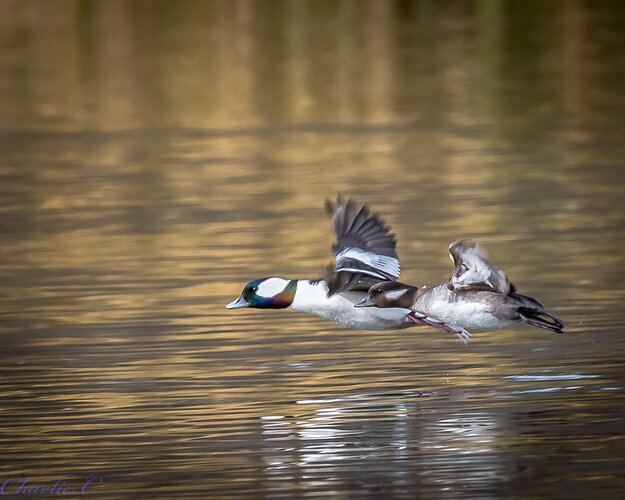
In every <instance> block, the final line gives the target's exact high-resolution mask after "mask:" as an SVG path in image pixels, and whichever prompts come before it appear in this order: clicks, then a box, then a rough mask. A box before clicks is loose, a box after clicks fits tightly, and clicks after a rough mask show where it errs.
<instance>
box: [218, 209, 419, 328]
mask: <svg viewBox="0 0 625 500" xmlns="http://www.w3.org/2000/svg"><path fill="white" fill-rule="evenodd" d="M326 211H327V213H328V216H329V218H330V221H331V223H332V226H333V228H334V232H335V233H336V242H335V243H334V244H333V245H332V253H333V255H334V257H335V264H334V267H333V269H331V271H330V272H329V273H328V274H327V275H325V276H323V277H321V278H318V279H312V280H307V279H285V278H279V277H268V278H261V279H256V280H253V281H250V282H249V283H248V284H247V285H245V287H244V288H243V291H242V292H241V295H240V296H239V297H237V298H236V299H235V300H233V301H232V302H230V303H229V304H227V305H226V308H228V309H238V308H242V307H252V308H257V309H284V308H291V309H294V310H296V311H301V312H305V313H309V314H315V315H317V316H321V317H322V318H325V319H328V320H330V321H334V322H336V323H338V324H340V325H344V326H347V327H350V328H357V329H363V330H389V329H397V328H406V327H408V326H411V325H414V320H413V319H412V318H410V317H407V316H406V311H405V310H404V309H398V308H393V307H390V306H387V307H386V308H384V309H381V308H373V307H372V308H356V307H354V304H356V303H358V302H360V301H361V300H363V299H365V298H366V297H367V293H368V291H369V289H370V288H371V287H372V286H374V285H376V284H379V283H382V282H391V283H393V282H395V281H396V280H397V278H399V272H400V266H399V259H398V257H397V252H396V246H397V242H396V241H395V237H394V235H392V234H391V233H390V228H389V227H388V226H386V225H385V224H384V222H383V221H382V220H381V219H380V218H379V217H378V215H376V214H371V213H370V212H369V209H368V208H367V206H366V205H365V206H359V205H357V204H356V203H355V202H354V201H353V200H351V199H348V200H347V201H344V200H343V199H342V198H341V197H339V198H338V200H337V202H336V203H333V202H331V201H329V200H327V201H326Z"/></svg>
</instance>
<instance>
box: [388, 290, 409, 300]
mask: <svg viewBox="0 0 625 500" xmlns="http://www.w3.org/2000/svg"><path fill="white" fill-rule="evenodd" d="M407 291H408V289H407V288H400V289H399V290H391V291H389V292H386V293H385V294H384V296H385V297H386V298H387V299H389V300H397V299H398V298H399V297H401V296H402V295H403V294H405V293H406V292H407Z"/></svg>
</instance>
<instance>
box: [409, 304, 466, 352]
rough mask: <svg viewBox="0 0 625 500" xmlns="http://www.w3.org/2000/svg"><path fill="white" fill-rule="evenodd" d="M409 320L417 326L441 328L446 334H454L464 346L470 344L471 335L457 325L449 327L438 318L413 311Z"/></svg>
mask: <svg viewBox="0 0 625 500" xmlns="http://www.w3.org/2000/svg"><path fill="white" fill-rule="evenodd" d="M408 319H409V320H410V321H412V322H413V323H415V324H417V325H429V326H433V327H434V328H440V329H441V330H445V331H446V332H449V333H453V334H454V335H455V336H456V337H458V338H459V339H460V340H461V341H462V343H463V344H464V345H467V344H468V343H469V339H470V338H471V334H470V333H469V332H468V331H466V330H465V329H464V328H461V327H459V326H455V325H449V324H447V323H445V322H444V321H440V320H438V319H436V318H432V317H431V316H426V315H425V314H422V313H420V312H417V311H412V312H411V313H409V314H408Z"/></svg>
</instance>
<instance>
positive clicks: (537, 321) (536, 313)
mask: <svg viewBox="0 0 625 500" xmlns="http://www.w3.org/2000/svg"><path fill="white" fill-rule="evenodd" d="M518 311H519V316H520V317H521V321H523V322H524V323H527V324H528V325H532V326H536V327H538V328H544V329H545V330H549V331H551V332H554V333H564V332H563V330H562V329H563V328H564V323H563V322H562V321H560V320H559V319H558V318H556V317H555V316H553V315H551V314H549V313H547V312H545V311H544V310H543V311H541V310H536V309H530V308H527V307H519V309H518Z"/></svg>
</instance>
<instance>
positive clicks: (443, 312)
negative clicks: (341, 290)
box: [356, 240, 564, 340]
mask: <svg viewBox="0 0 625 500" xmlns="http://www.w3.org/2000/svg"><path fill="white" fill-rule="evenodd" d="M449 256H450V258H451V260H452V261H453V263H454V271H453V273H452V275H451V277H450V278H449V280H448V281H446V282H444V283H441V284H439V285H434V286H431V287H425V286H424V287H423V288H417V287H414V286H411V285H405V284H403V283H399V282H397V281H392V282H391V281H386V282H383V283H376V284H374V285H373V286H371V288H370V289H369V293H368V295H367V297H365V298H364V299H362V300H361V301H360V302H359V303H358V304H356V307H357V308H370V307H373V306H377V308H387V307H389V308H393V309H394V310H395V309H397V308H403V309H404V311H405V310H406V309H409V310H410V312H409V313H408V318H409V319H410V320H412V321H414V322H415V323H416V324H429V325H431V326H436V327H439V328H444V329H449V331H450V332H451V333H454V334H456V335H458V336H459V337H460V338H461V339H462V340H465V339H463V337H462V335H459V334H458V332H456V331H454V328H458V327H459V328H461V329H466V330H469V331H480V330H493V329H501V328H505V327H508V326H510V325H513V324H515V323H518V322H519V321H522V322H524V323H527V324H529V325H532V326H536V327H538V328H544V329H545V330H549V331H552V332H555V333H563V331H562V329H563V328H564V323H562V321H560V320H559V319H558V318H556V317H555V316H553V315H551V314H549V313H548V312H547V311H545V308H544V307H543V306H542V304H540V302H538V301H537V300H536V299H534V298H532V297H528V296H526V295H521V294H520V293H517V292H516V288H515V286H514V285H513V284H512V283H510V282H509V281H508V279H507V278H506V275H505V274H504V273H503V271H501V270H500V269H498V268H497V266H495V264H494V263H493V262H492V261H491V260H490V259H489V258H488V256H487V254H486V252H484V250H483V249H482V248H481V247H480V246H478V245H477V243H475V242H473V241H467V240H460V241H456V242H454V243H452V244H451V245H450V246H449ZM450 327H451V329H450Z"/></svg>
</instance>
